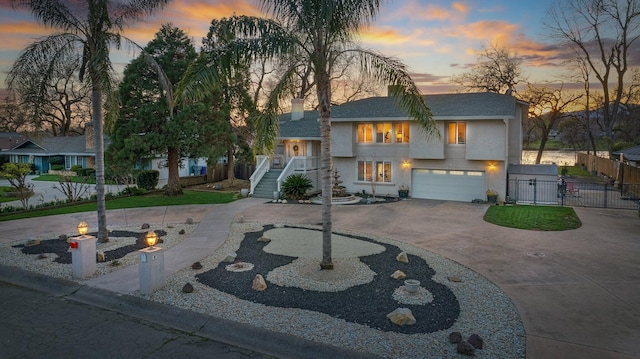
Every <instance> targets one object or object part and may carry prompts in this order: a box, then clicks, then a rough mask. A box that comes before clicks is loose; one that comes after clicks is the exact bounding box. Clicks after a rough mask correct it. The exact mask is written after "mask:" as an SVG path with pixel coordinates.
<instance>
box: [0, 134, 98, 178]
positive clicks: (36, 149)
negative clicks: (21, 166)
mask: <svg viewBox="0 0 640 359" xmlns="http://www.w3.org/2000/svg"><path fill="white" fill-rule="evenodd" d="M93 142H94V141H93V131H91V128H90V126H87V129H86V131H85V134H84V135H80V136H48V137H43V138H41V139H38V140H35V139H31V138H27V139H26V140H25V141H23V142H22V143H20V144H18V145H16V146H14V147H12V148H11V149H10V150H7V151H2V154H3V155H8V156H9V161H10V162H15V163H20V162H28V163H33V164H35V166H36V171H38V172H41V173H46V172H48V171H49V170H50V169H51V165H50V163H49V161H50V160H51V158H52V157H59V156H62V157H63V158H64V168H65V169H66V170H68V169H71V167H73V166H76V165H79V166H82V167H83V168H95V158H96V156H95V152H94V148H93ZM108 144H109V140H108V139H106V138H105V147H106V146H108Z"/></svg>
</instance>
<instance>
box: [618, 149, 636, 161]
mask: <svg viewBox="0 0 640 359" xmlns="http://www.w3.org/2000/svg"><path fill="white" fill-rule="evenodd" d="M620 153H622V154H623V155H624V158H626V159H628V160H630V161H640V146H635V147H631V148H625V149H624V150H620V151H616V152H613V153H612V155H614V156H620Z"/></svg>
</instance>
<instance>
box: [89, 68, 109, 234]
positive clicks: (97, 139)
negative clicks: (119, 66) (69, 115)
mask: <svg viewBox="0 0 640 359" xmlns="http://www.w3.org/2000/svg"><path fill="white" fill-rule="evenodd" d="M93 83H94V85H93V90H92V91H91V107H92V112H93V133H94V140H93V146H94V150H95V154H96V197H97V202H98V242H100V243H106V242H109V234H108V232H107V208H106V205H105V199H104V197H105V190H104V137H103V135H102V131H103V119H102V90H101V89H100V88H99V87H98V86H99V85H98V82H97V80H94V81H93Z"/></svg>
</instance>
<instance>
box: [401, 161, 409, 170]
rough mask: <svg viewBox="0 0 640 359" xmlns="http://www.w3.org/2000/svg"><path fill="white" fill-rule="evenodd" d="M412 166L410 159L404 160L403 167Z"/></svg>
mask: <svg viewBox="0 0 640 359" xmlns="http://www.w3.org/2000/svg"><path fill="white" fill-rule="evenodd" d="M410 167H411V162H409V161H403V162H402V168H404V169H407V168H410Z"/></svg>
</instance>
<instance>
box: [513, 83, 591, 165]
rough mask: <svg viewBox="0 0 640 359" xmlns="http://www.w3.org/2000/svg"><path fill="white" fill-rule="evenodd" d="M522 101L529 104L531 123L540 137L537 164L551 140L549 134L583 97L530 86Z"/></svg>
mask: <svg viewBox="0 0 640 359" xmlns="http://www.w3.org/2000/svg"><path fill="white" fill-rule="evenodd" d="M521 97H522V99H523V100H525V101H527V102H528V103H529V122H530V124H531V127H532V128H534V129H536V130H537V131H538V133H539V135H540V147H539V148H538V155H537V156H536V164H539V163H540V160H541V159H542V152H543V151H544V147H545V145H546V144H547V141H548V140H549V133H550V132H551V130H552V129H553V128H554V127H556V126H557V124H558V122H559V121H561V120H562V119H565V118H567V117H568V116H569V115H568V114H567V109H568V108H570V107H571V106H573V105H574V104H575V103H576V101H577V100H578V99H579V98H581V97H582V95H581V94H570V93H568V92H563V91H562V85H561V86H560V88H552V87H550V86H535V85H533V84H528V85H527V89H526V90H525V92H524V93H523V94H522V96H521Z"/></svg>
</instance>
